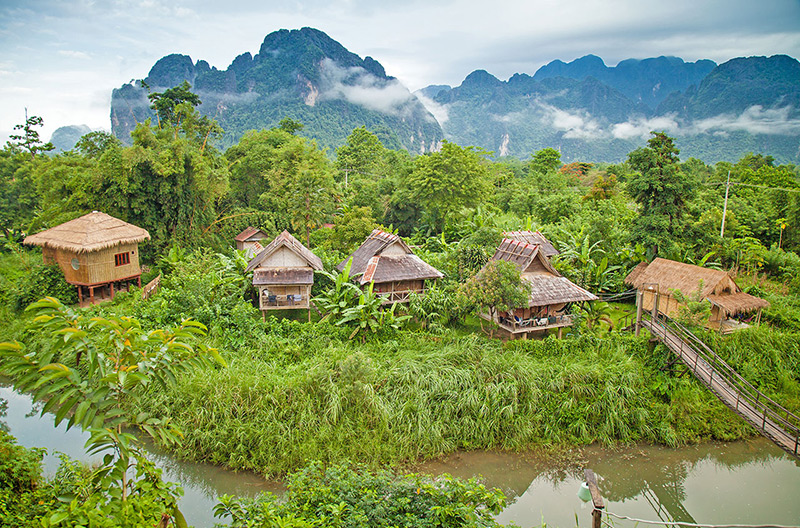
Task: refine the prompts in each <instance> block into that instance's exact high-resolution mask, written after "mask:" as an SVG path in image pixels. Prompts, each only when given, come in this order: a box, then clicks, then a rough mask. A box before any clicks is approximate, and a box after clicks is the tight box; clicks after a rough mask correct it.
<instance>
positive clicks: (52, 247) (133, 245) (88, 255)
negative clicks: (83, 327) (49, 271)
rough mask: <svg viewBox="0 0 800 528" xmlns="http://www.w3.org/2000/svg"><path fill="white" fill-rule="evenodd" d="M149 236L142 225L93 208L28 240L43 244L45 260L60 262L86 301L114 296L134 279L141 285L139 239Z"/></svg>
mask: <svg viewBox="0 0 800 528" xmlns="http://www.w3.org/2000/svg"><path fill="white" fill-rule="evenodd" d="M149 238H150V234H149V233H148V232H147V231H146V230H144V229H142V228H141V227H137V226H135V225H132V224H129V223H127V222H123V221H122V220H120V219H118V218H114V217H113V216H109V215H107V214H105V213H101V212H99V211H93V212H91V213H89V214H86V215H83V216H81V217H80V218H76V219H75V220H70V221H69V222H65V223H63V224H60V225H57V226H55V227H53V228H51V229H48V230H46V231H42V232H41V233H37V234H35V235H31V236H29V237H27V238H26V239H25V240H24V243H25V244H27V245H31V246H41V248H42V256H43V257H44V262H45V263H48V264H49V263H55V264H58V266H59V267H60V268H61V270H62V271H63V272H64V277H65V278H66V279H67V282H68V283H70V284H74V285H75V286H76V287H77V288H78V297H79V299H80V301H81V303H82V304H83V303H86V302H89V303H94V302H97V301H100V300H103V299H112V298H113V297H114V294H115V292H117V291H119V290H120V289H127V288H128V287H129V285H130V284H131V283H132V282H135V283H136V284H138V285H139V286H141V285H142V284H141V275H142V270H141V268H140V267H139V242H142V241H144V240H148V239H149Z"/></svg>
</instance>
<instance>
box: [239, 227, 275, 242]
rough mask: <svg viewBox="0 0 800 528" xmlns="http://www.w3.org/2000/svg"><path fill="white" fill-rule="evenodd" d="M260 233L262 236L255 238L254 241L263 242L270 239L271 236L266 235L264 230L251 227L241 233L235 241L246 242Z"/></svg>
mask: <svg viewBox="0 0 800 528" xmlns="http://www.w3.org/2000/svg"><path fill="white" fill-rule="evenodd" d="M259 233H260V234H261V236H259V237H255V238H253V240H263V239H265V238H269V235H268V234H266V233H265V232H264V231H263V230H261V229H259V228H257V227H252V226H251V227H248V228H247V229H245V230H244V231H242V232H241V233H239V234H238V235H236V239H235V240H236V241H237V242H246V241H247V240H248V239H250V237H252V236H253V235H256V234H259Z"/></svg>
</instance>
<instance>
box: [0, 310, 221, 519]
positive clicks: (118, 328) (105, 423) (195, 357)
mask: <svg viewBox="0 0 800 528" xmlns="http://www.w3.org/2000/svg"><path fill="white" fill-rule="evenodd" d="M29 310H32V311H33V312H34V313H35V314H36V315H37V317H36V318H35V319H34V321H33V323H32V327H31V331H32V332H34V333H38V334H40V335H42V336H45V340H46V341H48V340H50V341H49V343H48V346H44V347H42V346H37V347H31V348H32V350H31V351H30V352H28V351H26V349H25V347H24V345H22V344H20V343H0V362H1V363H0V365H1V366H2V370H3V372H4V373H5V374H7V375H8V376H10V377H11V378H12V379H13V381H14V387H15V388H16V389H17V390H21V391H26V392H30V393H31V394H32V396H33V399H34V401H37V402H42V403H44V405H43V407H42V411H41V412H42V414H45V413H47V412H53V413H54V414H55V425H58V424H60V423H61V422H62V421H65V420H66V422H67V428H68V429H69V428H70V427H73V426H79V427H80V428H81V429H83V430H85V431H87V432H88V433H89V434H90V438H89V440H88V441H87V449H88V452H89V453H90V454H94V453H105V456H104V457H103V460H102V463H101V464H100V465H99V466H98V467H97V468H96V469H95V470H94V474H93V482H94V483H95V493H93V494H92V500H90V501H83V500H79V499H78V498H75V499H73V500H72V501H70V502H69V503H65V504H64V505H62V507H61V508H60V509H59V511H58V512H57V513H56V514H54V515H53V516H51V517H50V519H49V524H48V525H49V526H57V525H60V524H62V523H63V524H64V525H66V524H68V523H69V525H76V524H81V525H82V524H86V523H87V522H88V521H89V520H90V519H91V518H93V517H94V518H97V519H98V521H99V520H100V519H103V518H105V519H106V522H107V520H108V519H116V520H117V521H118V520H121V519H125V520H126V521H128V522H129V524H128V525H134V523H132V522H130V521H131V520H132V519H134V518H141V519H142V521H143V522H149V525H152V524H155V522H157V521H158V520H159V519H161V517H162V515H166V516H167V518H169V517H170V516H174V517H175V518H176V519H177V521H176V522H178V523H179V525H180V521H181V520H182V517H183V516H182V515H181V514H180V512H179V511H178V509H177V504H176V499H177V491H176V490H175V489H174V488H173V487H172V486H170V485H166V484H164V483H162V482H161V479H160V472H159V471H157V470H156V469H155V467H154V466H153V465H152V463H150V462H149V461H148V460H147V459H146V458H145V456H144V454H143V450H142V449H141V447H140V444H139V441H138V440H137V439H136V437H135V436H134V435H132V434H131V433H129V432H126V429H125V428H126V427H128V426H132V427H137V428H139V429H141V430H142V431H144V432H146V433H147V434H149V435H150V436H152V437H153V438H155V439H157V440H158V441H159V442H161V443H164V444H171V443H174V442H176V441H177V439H178V438H179V437H180V436H181V432H180V430H179V429H178V428H177V427H175V426H174V425H173V424H172V423H171V422H170V420H169V419H166V418H160V417H158V416H157V415H155V414H152V413H149V412H142V413H139V414H136V415H133V414H131V413H130V411H129V410H128V407H127V405H126V403H127V402H128V400H129V399H130V397H131V395H132V394H133V393H134V392H136V391H138V390H141V389H143V388H145V387H148V386H149V385H151V384H160V385H162V386H164V387H167V386H170V385H174V384H175V383H176V382H177V379H178V377H180V376H185V375H186V374H187V373H188V372H189V371H191V370H192V369H194V368H197V367H206V368H207V367H209V366H211V365H212V363H217V364H219V365H222V366H224V365H225V362H224V361H223V359H222V358H221V357H220V356H219V354H218V353H217V351H216V350H214V349H211V348H208V347H206V346H205V345H203V344H195V343H194V342H193V340H194V338H195V337H196V336H202V335H204V332H205V327H204V326H203V325H201V324H199V323H196V322H193V321H190V320H186V321H184V322H183V323H182V324H181V325H180V326H178V327H177V328H174V329H171V330H154V331H151V332H145V331H143V330H142V328H141V325H140V324H139V322H138V321H137V320H135V319H132V318H130V317H124V316H123V317H120V316H111V317H108V318H102V317H87V316H86V315H84V314H82V313H81V312H75V311H73V310H71V309H70V308H68V307H66V306H64V305H63V304H61V303H60V302H59V301H58V300H57V299H54V298H52V297H48V298H46V299H42V300H41V301H38V302H37V303H34V304H32V305H31V306H30V307H29ZM131 469H135V472H136V473H135V477H133V478H131V477H130V470H131ZM129 500H130V502H129ZM142 505H146V509H145V510H144V511H142V510H141V508H139V506H142ZM131 508H133V510H131ZM96 510H99V512H98V511H96ZM95 525H97V526H105V525H106V524H105V523H100V522H98V523H97V524H95Z"/></svg>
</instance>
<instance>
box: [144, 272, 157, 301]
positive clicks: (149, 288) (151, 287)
mask: <svg viewBox="0 0 800 528" xmlns="http://www.w3.org/2000/svg"><path fill="white" fill-rule="evenodd" d="M160 286H161V274H160V273H159V274H158V276H157V277H156V278H155V279H153V280H151V281H150V282H148V283H147V284H145V285H144V288H142V299H145V300H146V299H149V298H150V297H152V296H153V294H154V293H156V292H157V291H158V288H159V287H160Z"/></svg>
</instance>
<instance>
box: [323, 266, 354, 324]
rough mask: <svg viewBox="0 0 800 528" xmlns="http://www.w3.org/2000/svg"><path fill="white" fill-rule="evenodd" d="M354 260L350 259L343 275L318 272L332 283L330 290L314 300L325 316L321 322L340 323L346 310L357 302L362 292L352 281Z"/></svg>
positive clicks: (331, 272) (333, 272)
mask: <svg viewBox="0 0 800 528" xmlns="http://www.w3.org/2000/svg"><path fill="white" fill-rule="evenodd" d="M352 265H353V259H349V260H348V261H347V264H345V266H344V269H342V271H341V273H340V272H337V271H335V270H334V271H330V272H328V271H318V272H317V273H319V274H321V275H324V276H325V277H327V278H328V279H330V281H331V282H332V285H331V287H330V288H328V289H327V290H325V291H324V292H323V293H322V294H321V295H317V296H316V297H314V298H313V299H312V302H313V303H314V305H315V306H316V307H317V308H318V309H319V310H320V311H321V312H322V313H323V314H324V316H323V317H322V319H321V321H320V322H322V321H327V320H332V321H338V320H339V319H340V318H341V317H342V315H343V314H344V312H345V310H346V309H347V308H349V307H351V306H353V305H354V304H355V303H356V302H357V301H356V300H357V299H358V297H359V295H360V294H361V290H360V289H359V288H358V286H356V285H355V284H353V283H352V282H351V281H350V267H351V266H352Z"/></svg>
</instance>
